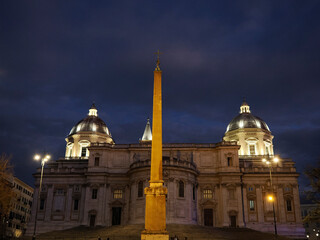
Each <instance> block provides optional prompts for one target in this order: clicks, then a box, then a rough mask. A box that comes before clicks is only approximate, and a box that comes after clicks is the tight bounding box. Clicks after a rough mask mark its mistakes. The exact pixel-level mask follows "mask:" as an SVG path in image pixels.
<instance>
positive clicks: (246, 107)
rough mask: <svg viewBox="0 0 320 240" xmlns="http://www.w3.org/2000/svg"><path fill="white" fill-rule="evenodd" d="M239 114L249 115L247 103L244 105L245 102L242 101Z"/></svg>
mask: <svg viewBox="0 0 320 240" xmlns="http://www.w3.org/2000/svg"><path fill="white" fill-rule="evenodd" d="M240 113H251V112H250V106H249V105H248V103H246V101H245V100H243V102H242V104H241V106H240Z"/></svg>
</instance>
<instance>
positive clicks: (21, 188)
mask: <svg viewBox="0 0 320 240" xmlns="http://www.w3.org/2000/svg"><path fill="white" fill-rule="evenodd" d="M12 187H13V192H14V196H13V198H12V199H11V202H10V204H11V209H10V215H9V220H8V225H7V229H6V235H7V236H8V237H12V238H19V237H21V236H23V235H24V234H25V232H26V229H27V224H28V223H29V221H30V217H31V206H32V200H33V188H32V187H30V186H29V185H27V184H26V183H24V182H23V181H21V180H20V179H18V178H16V177H13V178H12Z"/></svg>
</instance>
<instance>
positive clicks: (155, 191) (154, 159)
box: [141, 50, 169, 240]
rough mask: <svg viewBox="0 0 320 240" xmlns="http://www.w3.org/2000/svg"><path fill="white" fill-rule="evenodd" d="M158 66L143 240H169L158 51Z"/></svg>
mask: <svg viewBox="0 0 320 240" xmlns="http://www.w3.org/2000/svg"><path fill="white" fill-rule="evenodd" d="M156 54H157V65H156V68H155V70H154V72H153V75H154V88H153V117H152V131H153V132H152V145H151V167H150V168H151V169H150V181H149V183H150V187H147V188H145V189H144V193H145V195H146V212H145V230H144V231H143V232H142V233H141V240H169V234H168V232H167V230H166V195H167V189H166V188H165V187H163V179H162V91H161V75H162V72H161V70H160V67H159V65H160V60H159V55H160V54H161V53H160V51H159V50H158V52H157V53H156Z"/></svg>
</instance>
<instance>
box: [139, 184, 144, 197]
mask: <svg viewBox="0 0 320 240" xmlns="http://www.w3.org/2000/svg"><path fill="white" fill-rule="evenodd" d="M138 197H143V182H142V181H140V182H139V183H138Z"/></svg>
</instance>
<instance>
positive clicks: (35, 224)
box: [32, 154, 51, 240]
mask: <svg viewBox="0 0 320 240" xmlns="http://www.w3.org/2000/svg"><path fill="white" fill-rule="evenodd" d="M50 158H51V156H50V155H48V154H46V155H44V156H41V155H40V154H36V155H34V157H33V159H34V160H36V161H40V160H41V175H40V186H39V192H38V200H37V206H36V215H35V219H34V228H33V236H32V240H34V239H36V229H37V217H38V207H39V201H40V194H41V187H42V177H43V168H44V165H45V163H46V162H47V161H49V159H50Z"/></svg>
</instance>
